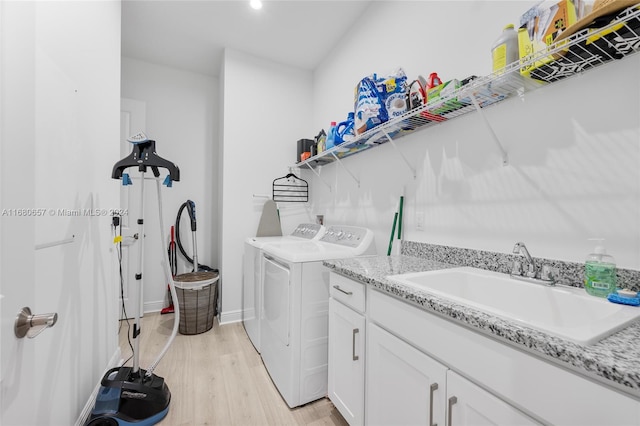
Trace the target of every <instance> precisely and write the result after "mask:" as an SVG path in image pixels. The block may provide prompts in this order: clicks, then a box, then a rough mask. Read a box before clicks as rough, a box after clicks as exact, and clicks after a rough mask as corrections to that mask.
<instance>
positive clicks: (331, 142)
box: [325, 121, 336, 150]
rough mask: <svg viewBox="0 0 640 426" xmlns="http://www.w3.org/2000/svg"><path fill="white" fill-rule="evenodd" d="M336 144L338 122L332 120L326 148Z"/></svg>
mask: <svg viewBox="0 0 640 426" xmlns="http://www.w3.org/2000/svg"><path fill="white" fill-rule="evenodd" d="M334 146H336V122H335V121H332V122H331V126H329V131H328V132H327V139H326V141H325V150H330V149H331V148H333V147H334Z"/></svg>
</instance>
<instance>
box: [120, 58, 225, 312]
mask: <svg viewBox="0 0 640 426" xmlns="http://www.w3.org/2000/svg"><path fill="white" fill-rule="evenodd" d="M121 95H122V97H123V98H130V99H135V100H138V101H143V102H145V103H146V129H143V130H146V134H147V136H148V137H149V138H151V139H153V140H155V141H156V149H157V152H158V155H160V156H161V157H163V158H165V159H167V160H170V161H173V162H174V163H175V164H177V165H178V167H179V168H180V181H179V182H174V184H173V186H172V188H166V187H164V186H163V192H162V197H163V207H164V208H163V216H164V217H163V219H164V224H165V228H166V229H165V235H166V236H167V238H169V228H170V226H171V225H175V220H176V215H177V213H178V209H179V207H180V205H182V203H184V202H185V201H186V200H187V199H191V200H193V201H194V202H195V203H196V221H197V224H198V229H197V240H198V260H199V263H200V264H204V265H208V266H210V267H212V268H217V267H219V266H218V265H219V260H218V258H219V256H218V253H217V251H218V247H217V239H218V238H219V232H218V229H217V223H218V195H217V192H218V184H217V180H218V170H217V168H218V159H217V155H218V137H219V135H218V117H219V113H218V104H219V96H218V79H217V78H215V77H211V76H207V75H204V74H197V73H193V72H189V71H184V70H178V69H174V68H169V67H166V66H161V65H156V64H152V63H148V62H144V61H140V60H137V59H132V58H127V57H123V58H122V89H121ZM114 162H115V161H114ZM161 174H162V173H161ZM134 186H135V184H134ZM145 195H146V197H145V234H146V241H145V262H144V274H143V275H144V277H145V278H144V305H145V306H144V310H145V312H152V311H158V310H160V309H162V307H164V306H166V300H165V297H166V294H167V286H166V284H167V283H166V279H165V276H164V273H163V271H162V268H161V265H160V262H161V261H162V260H163V259H165V258H166V254H165V253H163V251H162V250H161V247H160V235H159V232H160V231H159V228H158V213H157V212H158V210H157V205H158V204H157V196H156V188H155V185H152V184H151V183H150V182H148V183H147V186H145ZM135 200H136V201H135V202H136V203H137V202H138V201H137V200H138V197H137V196H136V197H135ZM187 218H188V214H187V211H186V210H185V211H183V213H182V221H181V225H180V232H181V241H182V245H183V247H184V249H185V251H187V253H188V254H189V256H190V257H192V256H193V254H192V240H191V229H190V228H189V226H188V220H187ZM178 258H179V270H178V273H184V272H190V271H191V267H190V266H191V265H187V264H186V262H185V261H184V258H183V257H182V255H181V254H178Z"/></svg>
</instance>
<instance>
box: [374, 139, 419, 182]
mask: <svg viewBox="0 0 640 426" xmlns="http://www.w3.org/2000/svg"><path fill="white" fill-rule="evenodd" d="M381 131H382V133H384V135H385V136H386V137H387V139H388V140H389V142H391V146H393V148H394V149H395V150H396V152H397V153H398V155H400V158H402V161H404V163H405V164H406V165H407V167H408V168H409V170H410V171H411V174H412V176H413V178H414V179H415V178H416V175H417V173H416V169H415V167H413V166H411V163H409V160H407V157H405V155H404V154H403V153H402V151H400V148H398V145H396V143H395V142H394V140H393V138H391V136H389V133H387V131H386V130H385V129H381Z"/></svg>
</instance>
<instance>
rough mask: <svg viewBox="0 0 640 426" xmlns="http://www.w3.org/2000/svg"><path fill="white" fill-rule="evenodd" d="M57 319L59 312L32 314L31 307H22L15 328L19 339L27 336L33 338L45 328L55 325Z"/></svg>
mask: <svg viewBox="0 0 640 426" xmlns="http://www.w3.org/2000/svg"><path fill="white" fill-rule="evenodd" d="M57 321H58V314H57V313H52V314H40V315H32V314H31V309H29V308H22V309H21V310H20V312H18V315H17V316H16V322H15V324H14V327H13V329H14V332H15V333H16V337H17V338H18V339H22V338H23V337H25V336H27V337H28V338H30V339H33V338H34V337H36V336H37V335H38V334H40V333H42V332H43V331H44V329H45V328H49V327H53V326H54V325H55V324H56V322H57Z"/></svg>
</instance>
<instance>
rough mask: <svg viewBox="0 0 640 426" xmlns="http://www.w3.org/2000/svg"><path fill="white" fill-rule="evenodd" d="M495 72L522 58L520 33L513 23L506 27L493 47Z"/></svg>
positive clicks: (492, 54)
mask: <svg viewBox="0 0 640 426" xmlns="http://www.w3.org/2000/svg"><path fill="white" fill-rule="evenodd" d="M491 56H492V58H493V72H496V71H499V70H501V69H503V68H504V67H506V66H507V65H509V64H511V63H513V62H515V61H517V60H518V59H519V58H520V53H519V50H518V33H517V32H516V30H515V27H514V26H513V24H509V25H507V26H505V27H504V29H503V30H502V34H501V35H500V37H498V39H497V40H496V41H495V43H493V46H492V47H491Z"/></svg>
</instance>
